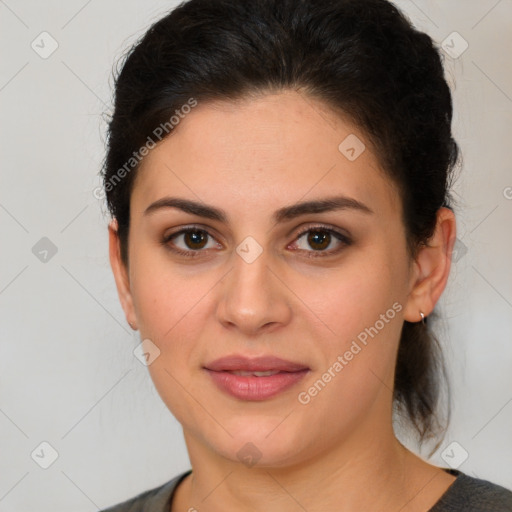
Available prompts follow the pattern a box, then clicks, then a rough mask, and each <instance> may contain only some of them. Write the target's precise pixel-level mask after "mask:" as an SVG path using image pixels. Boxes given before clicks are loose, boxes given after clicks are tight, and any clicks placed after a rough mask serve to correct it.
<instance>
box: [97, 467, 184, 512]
mask: <svg viewBox="0 0 512 512" xmlns="http://www.w3.org/2000/svg"><path fill="white" fill-rule="evenodd" d="M191 471H192V470H188V471H185V472H184V473H181V474H179V475H177V476H175V477H174V478H173V479H172V480H169V481H168V482H166V483H165V484H163V485H160V486H158V487H154V488H153V489H149V490H147V491H144V492H141V493H140V494H137V495H136V496H134V497H133V498H130V499H128V500H126V501H123V502H122V503H118V504H117V505H113V506H111V507H109V508H105V509H102V510H100V512H167V511H168V509H169V503H170V500H171V497H172V495H173V493H174V490H175V489H176V487H177V486H178V484H179V483H180V482H181V480H183V479H184V478H185V477H186V476H187V475H189V474H190V473H191Z"/></svg>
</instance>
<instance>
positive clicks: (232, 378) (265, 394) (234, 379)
mask: <svg viewBox="0 0 512 512" xmlns="http://www.w3.org/2000/svg"><path fill="white" fill-rule="evenodd" d="M206 371H207V372H208V373H209V374H210V375H211V377H212V379H213V381H214V382H215V384H216V385H217V387H218V388H219V389H221V390H222V391H224V392H226V393H228V394H229V395H231V396H234V397H235V398H239V399H240V400H266V399H268V398H272V397H273V396H276V395H278V394H279V393H282V392H283V391H285V390H287V389H289V388H290V387H292V386H293V385H295V384H297V382H299V381H300V380H302V379H303V378H304V376H305V375H306V373H308V371H309V370H301V371H298V372H282V373H276V374H275V375H269V376H268V377H255V376H254V375H250V376H247V377H243V376H241V375H234V374H232V373H229V372H214V371H212V370H208V369H206Z"/></svg>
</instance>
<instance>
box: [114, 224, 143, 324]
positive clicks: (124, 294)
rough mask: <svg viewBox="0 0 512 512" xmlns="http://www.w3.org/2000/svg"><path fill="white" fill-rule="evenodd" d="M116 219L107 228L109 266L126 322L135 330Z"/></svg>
mask: <svg viewBox="0 0 512 512" xmlns="http://www.w3.org/2000/svg"><path fill="white" fill-rule="evenodd" d="M117 230H118V225H117V219H113V220H112V221H111V222H110V224H109V226H108V238H109V256H110V266H111V267H112V272H113V273H114V279H115V281H116V287H117V294H118V295H119V300H120V302H121V306H122V308H123V310H124V314H125V316H126V320H127V321H128V323H129V324H130V327H131V328H132V329H135V330H136V329H137V318H136V315H135V309H134V307H133V299H132V294H131V290H130V279H129V276H128V268H127V267H126V265H125V264H124V262H123V261H122V259H121V242H120V240H119V235H118V231H117Z"/></svg>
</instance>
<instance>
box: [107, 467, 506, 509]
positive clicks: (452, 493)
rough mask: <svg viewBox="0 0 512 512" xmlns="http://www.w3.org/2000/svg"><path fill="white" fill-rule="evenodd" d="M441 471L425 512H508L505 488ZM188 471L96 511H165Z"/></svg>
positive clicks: (453, 472) (467, 476) (452, 472)
mask: <svg viewBox="0 0 512 512" xmlns="http://www.w3.org/2000/svg"><path fill="white" fill-rule="evenodd" d="M443 469H444V470H445V471H447V472H448V473H450V474H452V475H454V476H456V477H457V478H456V479H455V480H454V482H453V483H452V484H451V485H450V487H448V489H447V490H446V492H445V493H444V494H443V495H442V496H441V498H440V499H439V501H438V502H437V503H436V504H435V505H434V506H433V507H432V508H431V509H430V510H429V511H428V512H512V492H511V491H509V490H508V489H505V488H504V487H501V486H500V485H496V484H493V483H491V482H488V481H487V480H480V479H479V478H473V477H472V476H469V475H466V474H465V473H462V472H461V471H457V470H455V469H447V468H443ZM191 472H192V470H188V471H186V472H185V473H181V474H179V475H178V476H176V477H174V478H173V479H172V480H169V481H168V482H166V483H165V484H163V485H161V486H159V487H155V488H154V489H150V490H148V491H144V492H142V493H140V494H138V495H137V496H135V497H133V498H131V499H129V500H126V501H123V502H122V503H119V504H117V505H115V506H113V507H109V508H107V509H103V510H101V511H100V512H169V510H170V504H171V501H172V498H173V494H174V490H175V489H176V487H178V484H179V483H180V482H181V481H182V480H183V479H184V478H185V477H186V476H187V475H189V474H190V473H191Z"/></svg>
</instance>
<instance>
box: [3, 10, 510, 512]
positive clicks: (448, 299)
mask: <svg viewBox="0 0 512 512" xmlns="http://www.w3.org/2000/svg"><path fill="white" fill-rule="evenodd" d="M397 4H398V5H399V6H400V7H402V8H403V10H404V11H405V12H406V13H407V14H408V15H409V17H410V18H411V19H412V21H413V22H414V23H415V25H416V26H417V27H418V28H419V29H421V30H423V31H426V32H427V33H428V34H429V35H430V36H431V37H432V38H433V39H434V40H435V41H436V42H438V43H439V44H440V45H444V47H445V49H446V51H444V53H445V68H446V71H447V76H448V79H449V81H450V84H451V85H452V87H453V90H454V101H455V111H456V114H455V122H454V131H455V136H456V138H457V141H458V142H459V144H460V146H461V149H462V153H463V162H462V163H463V165H462V172H460V177H459V179H458V181H457V182H456V184H455V188H454V190H455V197H456V198H457V200H458V201H459V204H460V207H459V209H458V210H457V211H456V213H457V220H458V242H457V251H456V254H455V259H456V261H455V262H454V264H453V266H452V274H451V276H450V281H449V284H448V287H447V289H446V290H445V292H444V295H443V297H442V299H441V301H440V303H439V306H438V308H439V311H440V312H441V313H442V314H443V317H444V319H443V321H442V322H441V323H440V324H439V325H438V326H437V328H438V333H439V335H440V337H441V340H442V344H443V348H444V351H445V355H446V359H447V361H448V368H449V372H450V378H451V381H452V392H453V402H454V408H453V417H452V423H451V427H450V429H449V431H448V434H447V436H446V438H445V441H444V442H443V444H442V446H441V448H440V449H439V450H438V452H437V453H436V454H435V456H434V457H433V458H432V459H431V460H432V462H433V463H435V464H439V465H442V466H444V467H447V466H448V464H447V458H449V459H450V460H451V461H454V462H453V465H457V466H458V467H459V469H461V470H462V471H464V472H466V473H468V474H470V475H472V476H478V477H480V478H485V479H488V480H491V481H493V482H495V483H499V484H501V485H504V486H506V487H508V488H511V489H512V464H511V458H512V439H511V434H512V371H511V370H512V364H511V363H512V343H511V342H512V270H511V264H510V262H511V252H512V239H511V238H512V237H511V235H510V233H511V227H510V224H511V220H512V173H511V167H510V162H511V159H512V158H511V157H512V151H511V135H512V134H511V118H512V72H511V68H510V50H511V48H512V35H511V31H510V27H511V26H512V25H511V23H512V2H511V1H510V0H500V1H496V0H471V1H468V0H457V1H456V0H449V1H441V0H439V1H428V0H423V1H421V0H416V1H414V2H413V1H411V0H403V1H399V2H397ZM174 5H176V3H175V2H169V1H156V0H153V1H147V0H146V1H144V2H143V1H141V0H139V1H135V0H125V1H123V2H120V1H114V0H108V1H99V0H89V1H84V0H73V1H68V2H65V3H64V2H57V1H48V0H44V1H35V0H30V1H29V0H25V1H21V0H5V1H4V0H0V34H1V39H2V59H1V61H0V108H1V120H2V122H1V133H0V140H1V174H2V178H1V179H2V181H1V183H2V186H1V189H0V223H1V228H2V250H1V256H2V260H1V265H0V308H1V318H0V329H1V337H0V341H1V357H0V453H1V457H0V475H1V478H0V511H10V512H12V511H26V510H31V509H37V510H39V511H40V512H50V511H52V512H54V511H55V510H76V511H79V510H80V511H84V512H89V511H94V510H98V508H103V507H105V506H107V505H111V504H113V503H117V502H119V501H123V500H125V499H127V498H129V497H132V496H134V495H135V494H136V493H139V492H141V491H143V490H146V489H149V488H150V487H155V486H157V485H160V484H162V483H164V482H165V481H167V480H169V479H170V478H172V477H173V476H175V475H176V474H177V473H178V472H181V471H184V470H186V469H188V468H189V461H188V456H187V453H186V449H185V446H184V442H183V438H182V432H181V427H180V425H179V424H178V423H177V422H176V420H175V419H174V418H173V417H172V416H171V414H170V413H169V412H168V410H167V408H166V407H165V405H164V404H163V403H162V402H161V400H160V398H159V397H158V395H157V392H156V390H155V389H154V387H153V384H152V382H151V380H150V378H149V375H148V372H147V368H146V367H145V366H143V365H142V364H141V363H140V362H139V361H138V360H137V359H136V358H135V357H134V355H133V350H134V348H135V347H136V346H137V345H138V344H139V342H140V340H139V338H138V333H133V332H132V331H131V329H130V328H129V327H128V325H127V324H126V321H125V318H124V314H123V312H122V309H121V307H120V305H119V302H118V298H117V293H116V289H115V285H114V280H113V277H112V274H111V270H110V267H109V262H108V247H107V221H108V217H107V216H106V210H105V207H104V205H103V204H102V202H101V201H99V200H98V199H96V198H95V197H94V195H93V190H94V189H95V188H96V187H97V186H98V185H99V184H100V181H99V178H98V172H99V170H100V167H101V163H102V159H103V156H104V146H103V140H104V133H105V127H106V125H105V122H104V116H103V113H104V112H109V111H110V108H111V97H112V94H111V93H112V89H111V85H112V69H113V67H114V64H115V62H116V61H117V59H118V58H119V57H120V56H121V55H122V53H123V52H124V51H125V50H126V49H127V48H128V47H129V46H130V44H131V43H133V42H134V41H135V40H136V39H137V38H138V37H139V36H141V35H142V34H143V33H144V31H145V30H146V29H147V28H148V27H149V25H150V23H152V22H154V21H156V20H157V19H158V18H159V17H161V15H163V14H164V13H165V12H166V11H168V10H169V9H170V8H172V7H173V6H174ZM42 32H47V33H48V34H49V36H48V35H45V34H43V35H40V34H41V33H42ZM453 32H457V33H458V34H455V35H454V34H453ZM54 41H55V42H54ZM443 41H445V43H443ZM465 42H467V45H468V46H467V49H465V51H463V50H464V48H465V45H466V43H465ZM52 44H53V45H55V44H58V47H57V49H56V50H55V51H54V52H53V53H52V54H51V55H48V53H49V52H50V51H51V50H52ZM450 52H451V55H450ZM459 54H460V55H459ZM43 57H44V58H43ZM44 237H46V238H44ZM43 238H44V239H43ZM41 239H43V240H42V241H41ZM47 239H48V240H47ZM44 251H47V252H44ZM55 251H56V252H55ZM41 443H48V444H43V445H41ZM452 443H456V444H452ZM53 450H55V452H53ZM443 453H444V459H443V458H442V457H441V454H443ZM52 454H54V455H55V456H56V457H57V458H56V459H55V460H54V461H53V463H52V464H50V465H49V467H48V468H47V469H43V467H41V465H43V466H44V465H47V464H49V463H50V462H52ZM466 456H467V458H466V459H465V460H463V459H464V458H465V457H466Z"/></svg>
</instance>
